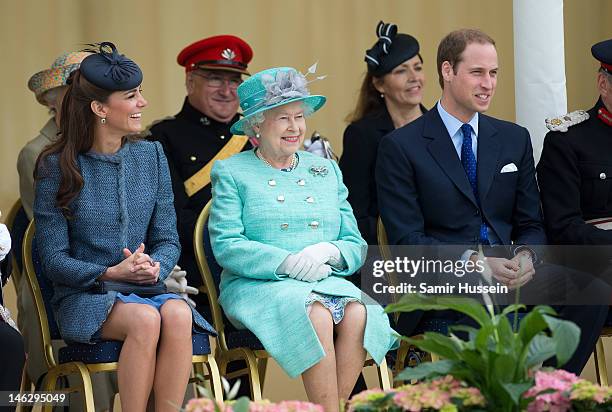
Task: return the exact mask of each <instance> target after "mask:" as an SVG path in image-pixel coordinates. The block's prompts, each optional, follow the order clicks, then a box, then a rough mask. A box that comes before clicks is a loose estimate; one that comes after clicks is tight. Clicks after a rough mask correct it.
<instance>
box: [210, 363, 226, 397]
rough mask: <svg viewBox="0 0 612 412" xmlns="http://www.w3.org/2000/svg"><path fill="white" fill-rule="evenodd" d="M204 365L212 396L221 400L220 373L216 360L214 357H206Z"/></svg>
mask: <svg viewBox="0 0 612 412" xmlns="http://www.w3.org/2000/svg"><path fill="white" fill-rule="evenodd" d="M206 367H207V368H208V377H209V379H210V387H211V389H212V392H213V396H214V397H215V400H216V401H219V402H223V385H221V374H220V373H219V368H218V367H217V361H215V358H214V357H212V356H209V357H208V362H207V363H206Z"/></svg>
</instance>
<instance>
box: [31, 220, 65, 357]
mask: <svg viewBox="0 0 612 412" xmlns="http://www.w3.org/2000/svg"><path fill="white" fill-rule="evenodd" d="M35 231H36V227H35V224H34V220H32V221H31V222H30V224H29V225H28V227H27V230H26V231H25V236H24V238H23V249H22V253H23V264H24V268H25V276H26V280H27V283H28V287H29V288H30V292H31V293H32V297H33V298H34V306H35V308H36V315H37V318H38V326H39V328H40V333H41V336H42V348H41V350H42V352H43V354H44V357H45V361H46V363H47V368H48V369H51V368H53V367H55V366H56V365H57V362H56V360H55V356H54V355H53V346H52V345H51V341H52V340H53V339H61V336H60V334H59V328H58V326H57V322H56V321H55V316H54V315H53V309H52V307H51V298H52V297H53V283H52V282H51V281H50V280H49V279H48V278H47V277H45V276H44V274H43V270H42V262H41V259H40V255H39V253H38V247H37V245H36V241H35V238H34V236H35Z"/></svg>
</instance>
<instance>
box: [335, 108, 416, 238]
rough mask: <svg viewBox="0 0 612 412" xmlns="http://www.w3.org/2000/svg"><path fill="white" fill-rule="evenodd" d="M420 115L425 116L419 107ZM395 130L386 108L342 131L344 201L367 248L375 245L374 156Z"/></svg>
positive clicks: (376, 213)
mask: <svg viewBox="0 0 612 412" xmlns="http://www.w3.org/2000/svg"><path fill="white" fill-rule="evenodd" d="M421 111H422V112H423V113H426V112H427V109H426V108H425V106H423V105H421ZM393 130H395V127H394V126H393V120H391V115H389V112H388V111H387V109H386V107H383V110H382V111H377V112H374V113H369V114H368V115H366V116H364V117H363V118H362V119H360V120H358V121H356V122H353V123H351V124H349V125H348V126H347V127H346V130H345V131H344V138H343V141H342V142H343V147H342V157H341V158H340V162H339V163H338V164H339V166H340V170H341V171H342V177H343V180H344V184H345V185H346V187H347V188H348V190H349V195H348V201H349V203H350V204H351V207H352V208H353V213H354V214H355V218H356V219H357V225H358V226H359V231H360V232H361V236H363V238H364V239H365V240H366V242H368V244H369V245H376V244H378V241H377V239H376V224H377V221H378V215H379V212H378V198H377V193H376V180H375V172H376V156H377V154H378V145H379V144H380V141H381V140H382V138H383V137H384V136H385V135H387V134H388V133H390V132H392V131H393Z"/></svg>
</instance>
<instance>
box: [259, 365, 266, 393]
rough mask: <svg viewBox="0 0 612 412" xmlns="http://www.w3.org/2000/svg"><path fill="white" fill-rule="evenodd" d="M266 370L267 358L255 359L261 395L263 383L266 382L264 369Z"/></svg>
mask: <svg viewBox="0 0 612 412" xmlns="http://www.w3.org/2000/svg"><path fill="white" fill-rule="evenodd" d="M267 368H268V358H258V359H257V372H258V373H259V383H260V386H261V387H260V390H261V393H263V390H264V383H265V382H266V369H267Z"/></svg>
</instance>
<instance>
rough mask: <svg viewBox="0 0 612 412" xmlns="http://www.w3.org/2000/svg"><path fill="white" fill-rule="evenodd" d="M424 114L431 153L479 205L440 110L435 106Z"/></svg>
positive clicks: (463, 190)
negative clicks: (439, 112)
mask: <svg viewBox="0 0 612 412" xmlns="http://www.w3.org/2000/svg"><path fill="white" fill-rule="evenodd" d="M424 116H425V127H424V130H423V137H424V138H427V139H431V143H430V144H429V145H428V146H427V149H428V150H429V153H431V155H432V156H433V158H434V159H435V160H436V162H437V163H438V165H439V166H440V168H442V170H443V171H444V173H445V174H446V175H447V176H448V177H449V178H450V180H451V181H452V182H453V183H454V184H455V186H457V189H459V191H460V192H461V193H463V194H464V195H465V197H467V198H468V199H469V200H470V201H471V202H472V203H473V204H474V205H475V206H478V203H477V202H476V198H475V197H474V193H473V192H472V187H471V186H470V182H469V180H468V178H467V175H466V174H465V170H464V169H463V166H462V165H461V160H459V157H458V156H457V152H456V151H455V146H453V142H452V140H451V138H450V136H449V135H448V130H446V127H445V126H444V123H443V122H442V119H441V118H440V115H439V114H438V110H436V109H435V108H434V109H433V110H430V111H429V112H427V113H426V114H425V115H424Z"/></svg>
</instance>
